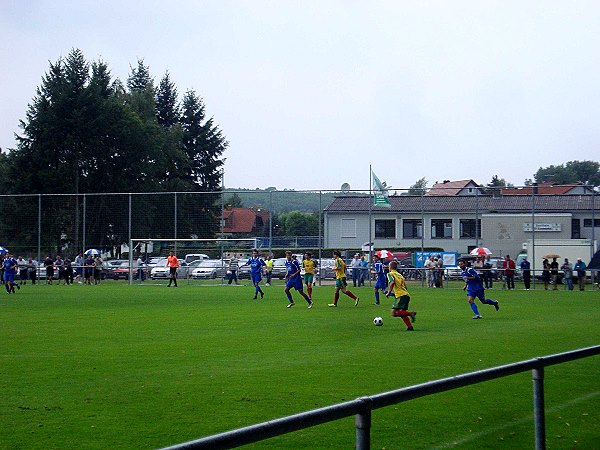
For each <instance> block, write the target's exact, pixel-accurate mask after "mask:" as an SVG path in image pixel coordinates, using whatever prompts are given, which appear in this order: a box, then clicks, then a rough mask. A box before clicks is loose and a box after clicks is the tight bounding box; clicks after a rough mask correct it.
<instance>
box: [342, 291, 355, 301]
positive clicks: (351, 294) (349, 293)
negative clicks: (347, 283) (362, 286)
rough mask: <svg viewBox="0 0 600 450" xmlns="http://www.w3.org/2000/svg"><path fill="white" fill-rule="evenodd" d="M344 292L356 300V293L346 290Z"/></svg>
mask: <svg viewBox="0 0 600 450" xmlns="http://www.w3.org/2000/svg"><path fill="white" fill-rule="evenodd" d="M344 294H346V295H347V296H348V297H350V298H351V299H352V300H356V295H354V294H353V293H352V292H350V291H346V292H344Z"/></svg>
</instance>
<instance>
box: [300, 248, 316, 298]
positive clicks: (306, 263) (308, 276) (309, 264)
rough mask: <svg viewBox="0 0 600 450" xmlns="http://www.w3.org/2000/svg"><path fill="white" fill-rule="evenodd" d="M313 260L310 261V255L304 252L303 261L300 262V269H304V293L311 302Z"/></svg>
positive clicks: (314, 266)
mask: <svg viewBox="0 0 600 450" xmlns="http://www.w3.org/2000/svg"><path fill="white" fill-rule="evenodd" d="M316 266H317V265H316V263H315V260H314V259H312V253H310V252H306V253H305V254H304V259H303V260H302V267H304V284H306V292H307V294H308V298H310V301H311V302H312V287H313V281H314V278H315V269H316Z"/></svg>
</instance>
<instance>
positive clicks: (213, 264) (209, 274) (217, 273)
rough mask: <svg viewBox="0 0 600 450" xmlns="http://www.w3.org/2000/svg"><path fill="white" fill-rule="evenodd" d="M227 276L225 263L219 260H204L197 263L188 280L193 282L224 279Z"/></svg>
mask: <svg viewBox="0 0 600 450" xmlns="http://www.w3.org/2000/svg"><path fill="white" fill-rule="evenodd" d="M226 274H227V262H226V261H221V260H220V259H205V260H202V261H200V262H198V263H197V266H196V267H195V268H194V269H193V270H192V271H191V273H190V276H189V277H190V278H192V279H194V280H200V279H211V278H212V279H213V280H214V279H216V278H225V275H226Z"/></svg>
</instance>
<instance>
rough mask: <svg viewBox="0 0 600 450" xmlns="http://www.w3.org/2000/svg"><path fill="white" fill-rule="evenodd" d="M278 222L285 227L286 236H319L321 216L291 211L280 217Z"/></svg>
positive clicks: (284, 233)
mask: <svg viewBox="0 0 600 450" xmlns="http://www.w3.org/2000/svg"><path fill="white" fill-rule="evenodd" d="M278 222H279V223H281V224H282V226H283V235H285V236H317V235H318V234H319V216H318V215H317V214H306V213H303V212H300V211H290V212H289V213H283V214H280V215H279V219H278Z"/></svg>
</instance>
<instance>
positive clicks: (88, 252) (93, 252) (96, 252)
mask: <svg viewBox="0 0 600 450" xmlns="http://www.w3.org/2000/svg"><path fill="white" fill-rule="evenodd" d="M101 253H102V252H101V251H100V250H98V249H96V248H90V249H89V250H86V251H85V252H83V254H84V255H99V254H101Z"/></svg>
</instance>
